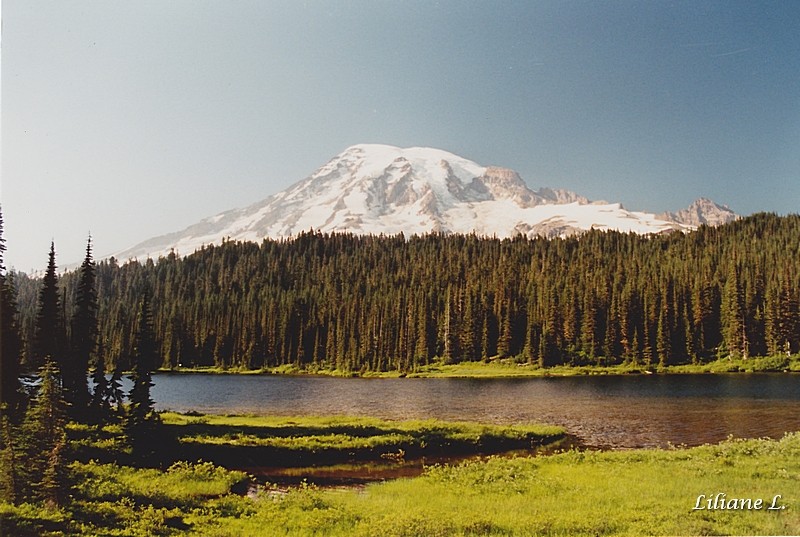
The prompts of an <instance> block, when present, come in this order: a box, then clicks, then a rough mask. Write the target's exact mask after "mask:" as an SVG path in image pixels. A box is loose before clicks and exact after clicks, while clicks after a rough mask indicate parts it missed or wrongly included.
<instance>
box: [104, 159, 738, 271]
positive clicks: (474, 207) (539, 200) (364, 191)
mask: <svg viewBox="0 0 800 537" xmlns="http://www.w3.org/2000/svg"><path fill="white" fill-rule="evenodd" d="M731 215H732V216H731ZM735 217H736V216H735V214H733V212H732V211H730V210H729V209H727V207H724V206H720V205H717V204H716V203H714V202H712V201H710V200H706V199H700V200H698V201H696V202H695V203H693V204H692V205H691V206H690V207H689V208H687V209H684V210H682V211H678V212H677V213H664V214H663V215H659V216H656V215H653V214H650V213H643V212H632V211H628V210H626V209H624V208H623V207H622V206H621V205H620V204H618V203H616V204H614V203H606V202H590V201H589V200H588V199H586V198H585V197H583V196H580V195H578V194H576V193H574V192H570V191H568V190H560V189H552V188H540V189H539V190H532V189H531V188H529V187H528V185H527V184H526V183H525V181H524V180H523V179H522V177H520V175H519V173H517V172H516V171H514V170H512V169H509V168H503V167H499V166H482V165H479V164H477V163H475V162H473V161H471V160H468V159H466V158H463V157H460V156H458V155H455V154H453V153H450V152H448V151H444V150H441V149H434V148H430V147H409V148H400V147H395V146H391V145H383V144H357V145H353V146H350V147H348V148H347V149H345V150H344V151H343V152H341V153H339V154H338V155H336V156H335V157H333V158H332V159H331V160H329V161H328V162H327V163H326V164H324V165H323V166H321V167H320V168H319V169H317V170H316V171H315V172H314V173H312V174H311V175H310V176H308V177H307V178H305V179H303V180H302V181H299V182H297V183H295V184H294V185H292V186H290V187H289V188H287V189H286V190H283V191H281V192H278V193H277V194H275V195H273V196H270V197H268V198H266V199H264V200H262V201H259V202H257V203H254V204H252V205H250V206H249V207H246V208H243V209H233V210H230V211H225V212H223V213H220V214H217V215H216V216H213V217H209V218H206V219H204V220H202V221H200V222H198V223H197V224H194V225H192V226H189V227H188V228H186V229H184V230H183V231H179V232H175V233H170V234H167V235H163V236H160V237H155V238H153V239H149V240H147V241H145V242H142V243H140V244H138V245H136V246H134V247H133V248H130V249H128V250H125V251H123V252H119V253H118V254H116V257H118V258H120V259H123V260H124V259H129V258H139V259H144V258H147V257H151V258H157V257H159V256H166V255H169V253H170V252H171V251H176V252H177V253H178V254H179V255H186V254H190V253H192V252H194V251H195V250H196V249H198V248H200V247H201V246H202V245H208V244H214V243H219V242H220V241H221V240H222V239H223V238H228V239H233V240H249V241H261V240H262V239H264V238H286V237H292V236H295V235H297V234H299V233H300V232H303V231H308V230H309V229H314V230H317V231H322V232H337V231H347V232H351V233H356V234H375V235H377V234H386V235H394V234H397V233H400V232H402V233H404V234H406V235H411V234H415V233H416V234H424V233H428V232H432V231H435V232H442V233H473V232H474V233H477V234H479V235H485V236H497V237H511V236H514V235H517V234H520V233H521V234H524V235H528V236H538V235H541V236H545V237H558V236H569V235H575V234H580V233H583V232H585V231H587V230H589V229H608V230H612V229H615V230H619V231H623V232H635V233H643V234H646V233H662V232H669V231H687V230H690V229H693V228H694V227H696V226H698V225H701V224H710V225H716V224H715V223H714V222H718V223H724V222H726V221H729V219H731V218H735Z"/></svg>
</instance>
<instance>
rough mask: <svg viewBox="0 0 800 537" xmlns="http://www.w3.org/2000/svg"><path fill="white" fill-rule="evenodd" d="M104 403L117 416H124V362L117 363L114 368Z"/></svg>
mask: <svg viewBox="0 0 800 537" xmlns="http://www.w3.org/2000/svg"><path fill="white" fill-rule="evenodd" d="M104 403H105V405H106V406H107V407H108V408H109V409H113V410H114V412H116V414H117V416H120V417H121V416H123V415H124V413H125V393H124V392H123V390H122V362H117V363H116V365H115V366H114V372H113V373H112V374H111V380H110V381H109V382H108V390H107V392H106V395H105V399H104Z"/></svg>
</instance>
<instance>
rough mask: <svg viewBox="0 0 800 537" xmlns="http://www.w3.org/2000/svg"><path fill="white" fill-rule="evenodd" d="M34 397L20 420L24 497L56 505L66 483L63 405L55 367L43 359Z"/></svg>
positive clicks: (60, 499)
mask: <svg viewBox="0 0 800 537" xmlns="http://www.w3.org/2000/svg"><path fill="white" fill-rule="evenodd" d="M39 377H40V379H41V384H40V385H39V388H38V391H37V394H36V398H35V400H34V402H33V404H32V405H31V407H30V408H29V409H28V413H27V414H26V416H25V422H24V424H23V431H24V440H25V442H26V443H27V446H26V450H25V451H26V461H27V464H26V466H25V471H26V474H27V475H26V476H25V481H26V483H27V485H28V487H29V488H28V490H27V494H26V497H27V498H30V499H33V500H38V501H43V502H45V503H47V504H49V505H59V504H60V503H61V501H62V500H63V496H64V490H63V489H64V487H65V486H66V480H65V473H66V467H65V463H64V457H63V452H64V447H65V445H66V432H65V429H64V426H65V424H66V419H67V418H66V405H65V402H64V397H63V392H62V387H61V382H60V377H59V372H58V368H57V366H56V365H55V363H54V362H53V361H52V360H50V359H47V360H45V364H44V366H42V368H41V369H40V372H39Z"/></svg>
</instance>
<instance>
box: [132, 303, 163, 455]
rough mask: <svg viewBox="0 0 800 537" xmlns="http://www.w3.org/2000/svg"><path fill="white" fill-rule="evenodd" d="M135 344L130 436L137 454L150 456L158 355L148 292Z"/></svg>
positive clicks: (139, 318)
mask: <svg viewBox="0 0 800 537" xmlns="http://www.w3.org/2000/svg"><path fill="white" fill-rule="evenodd" d="M135 341H136V343H135V347H134V358H133V370H132V374H131V381H132V382H133V386H132V387H131V391H130V394H129V396H128V399H129V400H130V407H129V408H128V416H127V422H126V434H127V436H128V441H129V443H130V445H131V448H132V449H133V452H134V454H136V455H146V452H147V449H148V445H149V443H148V440H151V439H152V438H151V436H150V433H152V430H153V425H154V423H155V420H154V416H153V400H152V399H151V398H150V388H152V387H153V382H152V371H153V368H154V367H155V364H156V359H157V355H158V347H157V345H156V339H155V332H154V328H153V313H152V310H151V306H150V295H149V293H148V292H145V293H144V295H143V297H142V300H141V302H140V303H139V316H138V319H137V329H136V339H135Z"/></svg>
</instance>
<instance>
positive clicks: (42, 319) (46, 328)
mask: <svg viewBox="0 0 800 537" xmlns="http://www.w3.org/2000/svg"><path fill="white" fill-rule="evenodd" d="M63 328H64V324H63V319H62V317H61V305H60V300H59V297H58V276H57V275H56V249H55V243H53V242H51V243H50V257H49V261H48V263H47V270H46V271H45V274H44V278H42V288H41V291H40V292H39V305H38V308H37V311H36V332H35V335H34V342H33V344H34V352H33V354H34V364H43V363H44V362H45V361H46V360H47V358H50V360H53V362H55V364H56V365H60V364H61V363H62V360H63V359H64V353H63V347H62V344H63V342H64V339H65V338H64V333H63Z"/></svg>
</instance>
